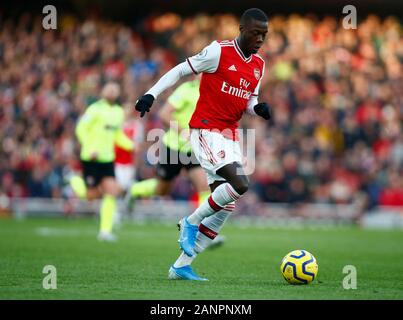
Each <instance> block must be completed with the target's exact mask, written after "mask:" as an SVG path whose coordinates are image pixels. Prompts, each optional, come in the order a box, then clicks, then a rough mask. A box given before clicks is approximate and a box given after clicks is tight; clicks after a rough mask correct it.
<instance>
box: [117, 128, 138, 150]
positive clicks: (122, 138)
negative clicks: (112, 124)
mask: <svg viewBox="0 0 403 320" xmlns="http://www.w3.org/2000/svg"><path fill="white" fill-rule="evenodd" d="M115 143H116V145H117V146H118V147H120V148H122V149H124V150H127V151H132V150H134V142H133V141H132V140H131V139H130V138H129V137H128V136H127V135H126V134H125V133H124V131H123V129H119V130H118V131H117V132H116V136H115Z"/></svg>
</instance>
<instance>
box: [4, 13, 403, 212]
mask: <svg viewBox="0 0 403 320" xmlns="http://www.w3.org/2000/svg"><path fill="white" fill-rule="evenodd" d="M1 24H2V25H1V28H0V69H1V70H2V72H1V73H0V106H1V108H0V141H1V149H0V160H1V161H0V183H1V185H0V194H3V195H7V196H11V197H14V196H35V197H60V196H62V193H63V178H64V175H66V174H67V173H68V172H69V171H70V170H74V169H75V166H77V156H78V146H77V143H76V141H75V140H74V134H73V133H74V126H75V123H76V121H77V118H78V116H79V115H80V114H81V113H82V112H83V109H84V108H85V106H86V105H88V104H90V102H91V101H93V100H95V99H96V98H97V96H96V95H97V92H99V89H100V87H101V86H102V84H103V83H105V82H106V81H108V80H111V79H113V80H115V81H117V82H119V84H120V85H121V86H122V88H123V95H122V101H121V103H122V104H129V105H130V104H131V105H134V102H135V100H136V99H137V97H138V96H140V95H141V94H142V93H144V91H145V90H146V89H148V88H149V87H150V86H151V84H152V83H153V82H154V81H155V80H156V79H157V78H159V77H160V76H161V75H162V74H163V73H164V72H165V71H167V70H168V69H169V68H170V67H172V66H173V65H174V64H176V63H178V62H181V61H183V59H184V58H185V57H186V56H189V55H193V54H196V53H197V52H198V51H199V50H200V49H201V48H203V47H204V46H205V45H207V44H208V43H209V42H211V41H212V40H215V39H231V38H233V37H235V36H236V35H237V32H238V29H237V28H238V21H237V18H236V17H235V16H234V15H232V14H220V15H214V16H209V15H206V14H198V15H196V16H194V17H186V18H182V17H180V16H178V15H177V14H175V13H167V14H163V15H151V16H149V17H148V18H147V19H145V20H144V22H143V25H141V26H140V28H139V29H138V31H137V32H136V31H135V30H132V29H130V28H128V27H126V26H124V25H121V24H119V23H111V22H107V21H102V20H94V19H87V20H84V21H78V20H77V19H76V18H75V17H72V16H66V17H62V18H61V23H60V26H61V27H60V29H59V30H57V31H44V30H43V29H42V28H41V24H40V20H38V17H32V16H30V15H29V14H26V15H24V16H23V17H21V19H20V20H18V21H2V22H1ZM270 29H271V32H270V34H269V36H268V39H267V41H266V43H265V45H264V46H263V47H262V49H261V52H260V54H261V55H262V56H264V57H265V59H266V60H267V62H268V63H266V69H267V70H266V72H265V77H264V78H263V83H262V87H261V97H260V100H266V101H268V102H269V103H271V104H272V105H273V106H274V108H275V112H274V123H273V124H271V125H267V124H266V123H264V122H263V121H260V120H259V119H256V118H253V117H248V116H246V117H244V119H242V121H241V124H242V127H245V128H256V131H255V133H256V158H255V160H256V162H255V163H256V168H255V171H254V173H253V174H252V175H251V193H252V194H253V195H251V196H250V198H252V197H259V198H260V200H262V201H270V202H290V203H300V202H304V201H310V202H317V203H352V202H354V201H355V200H354V198H355V194H357V193H360V192H363V193H365V194H366V197H367V199H366V200H367V201H366V202H367V205H368V207H372V206H376V205H378V204H381V205H403V202H402V201H403V185H402V183H403V179H402V177H403V132H402V124H403V90H402V62H403V38H402V36H401V30H402V25H401V24H400V23H399V21H398V20H397V19H395V18H393V17H388V18H385V19H383V20H381V19H380V18H378V17H376V16H374V15H372V16H368V17H367V18H366V19H364V20H362V21H361V23H360V24H359V26H358V29H357V30H346V29H343V28H342V23H341V21H337V20H336V19H335V18H334V17H324V18H322V19H318V18H316V17H314V16H312V15H310V16H306V17H303V16H299V15H290V16H288V17H284V16H273V17H271V18H270ZM142 32H144V34H142ZM168 94H169V92H166V93H164V94H163V95H162V96H161V98H160V99H158V101H156V104H157V106H156V107H155V108H153V110H151V112H150V115H149V116H148V117H147V118H146V119H145V120H144V121H146V122H145V128H146V130H149V129H151V128H155V127H160V126H161V125H162V124H161V123H160V122H159V120H158V118H157V117H156V111H155V110H158V105H159V104H161V103H162V102H163V101H164V99H165V97H166V96H167V95H168ZM144 145H145V147H147V146H148V145H149V143H145V144H144ZM146 152H147V150H146V149H144V150H142V155H140V157H139V158H140V159H139V163H138V166H139V168H138V169H137V172H138V174H139V178H146V177H147V176H151V175H153V174H152V170H154V168H153V167H152V166H150V165H149V163H148V162H147V160H146ZM187 183H188V182H187V181H186V180H184V179H183V180H178V184H177V185H176V187H175V188H174V190H173V194H172V197H173V198H175V199H183V198H186V197H187V196H188V193H189V192H188V191H189V188H188V185H187Z"/></svg>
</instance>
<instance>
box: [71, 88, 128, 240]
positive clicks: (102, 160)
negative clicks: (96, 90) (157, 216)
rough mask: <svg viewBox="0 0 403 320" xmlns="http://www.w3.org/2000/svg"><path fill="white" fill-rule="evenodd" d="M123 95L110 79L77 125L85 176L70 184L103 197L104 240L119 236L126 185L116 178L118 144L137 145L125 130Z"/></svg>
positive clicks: (101, 233) (80, 191)
mask: <svg viewBox="0 0 403 320" xmlns="http://www.w3.org/2000/svg"><path fill="white" fill-rule="evenodd" d="M119 96H120V87H119V85H118V84H116V83H113V82H109V83H107V84H106V85H105V86H104V87H103V89H102V92H101V97H102V98H101V99H100V100H98V101H96V102H95V103H93V104H91V105H90V106H89V107H88V108H87V109H86V110H85V113H84V114H83V116H82V117H81V118H80V120H79V121H78V124H77V126H76V135H77V139H78V141H79V143H80V146H81V153H80V160H81V164H82V170H83V177H84V180H83V179H82V178H81V177H79V176H73V177H72V178H71V179H70V185H71V187H72V189H73V191H74V192H75V194H76V195H77V196H78V197H79V198H81V199H88V200H93V199H99V198H102V200H101V207H100V230H99V234H98V239H99V240H101V241H114V240H116V236H115V235H114V234H113V233H112V228H113V221H114V215H115V213H116V210H117V197H118V196H119V195H120V194H121V192H122V188H121V187H120V186H119V184H118V182H117V181H116V178H115V168H114V161H115V145H118V146H120V147H121V148H123V149H125V150H127V151H132V150H133V148H134V143H133V141H132V140H131V139H129V138H128V137H127V135H126V134H125V133H124V131H123V121H124V111H123V108H122V107H121V106H120V105H118V104H117V103H116V101H117V99H118V98H119Z"/></svg>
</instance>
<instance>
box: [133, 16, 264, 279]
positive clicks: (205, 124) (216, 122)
mask: <svg viewBox="0 0 403 320" xmlns="http://www.w3.org/2000/svg"><path fill="white" fill-rule="evenodd" d="M239 30H240V34H239V36H238V37H237V38H236V39H234V40H230V41H228V40H226V41H213V42H212V43H211V44H210V45H208V46H207V47H206V48H204V49H203V50H202V51H201V52H200V53H199V54H198V55H195V56H193V57H190V58H188V59H186V61H185V62H183V63H180V64H179V65H177V66H176V67H174V68H172V69H171V70H170V71H168V72H167V73H166V74H165V75H164V76H162V77H161V79H160V80H159V81H158V82H157V83H156V84H155V85H154V86H153V87H152V88H151V89H150V90H149V91H148V92H146V94H145V95H143V96H142V97H140V98H139V100H138V101H137V103H136V106H135V108H136V110H137V111H139V112H140V113H141V114H140V115H141V116H144V114H145V113H146V112H148V111H149V110H150V108H151V106H152V104H153V101H154V100H155V99H157V98H158V95H159V94H160V93H161V92H163V91H164V90H166V89H167V88H169V87H171V86H173V85H174V84H175V83H176V82H177V81H178V80H179V79H180V78H181V77H183V76H185V75H188V74H191V73H195V74H199V73H201V74H202V78H201V82H200V97H199V99H198V101H197V105H196V109H195V111H194V113H193V115H192V118H191V120H190V122H189V127H190V128H191V137H190V140H191V144H192V150H193V152H194V154H195V156H196V158H197V160H198V161H199V163H200V165H201V166H202V168H203V169H204V170H205V172H206V173H207V180H208V184H209V186H210V189H211V192H212V193H211V195H210V196H209V197H208V199H206V200H205V201H204V202H203V203H202V204H201V205H200V206H199V207H198V208H197V209H196V210H195V211H194V212H193V213H192V214H191V215H189V216H188V217H184V218H183V219H182V220H181V226H182V227H181V231H180V238H179V245H180V248H181V249H182V251H183V252H182V253H181V255H180V256H179V258H178V259H177V260H176V262H175V263H174V264H173V265H172V266H171V267H170V269H169V273H168V277H169V278H170V279H186V280H200V281H203V280H207V279H205V278H202V277H200V276H198V275H197V274H196V273H195V272H194V271H193V270H192V268H191V266H190V264H191V263H192V261H193V260H194V259H195V257H196V256H197V255H198V254H200V253H201V252H202V251H203V250H204V249H205V248H206V246H207V244H208V243H209V242H210V241H212V239H213V238H214V237H216V236H217V234H218V233H219V231H220V229H221V227H222V225H223V224H224V222H225V220H226V219H227V217H228V216H229V214H230V213H231V212H232V211H233V209H234V204H235V201H236V200H238V199H239V198H240V197H241V196H242V195H243V194H244V193H245V192H246V191H247V190H248V185H249V179H248V177H247V176H246V175H245V173H244V170H243V167H242V154H241V150H240V146H239V140H238V136H237V128H238V121H239V120H240V119H241V117H242V114H243V113H244V112H249V113H251V114H256V115H259V116H261V117H263V118H264V119H266V120H269V119H270V118H271V107H269V105H268V104H267V103H264V102H263V103H258V92H259V87H260V82H261V79H262V77H263V72H264V60H263V59H262V58H261V57H260V56H259V55H258V54H257V52H258V50H259V49H260V47H261V46H262V45H263V42H264V40H265V37H266V34H267V31H268V18H267V16H266V14H265V13H264V12H263V11H262V10H260V9H257V8H251V9H248V10H246V11H245V12H244V13H243V14H242V17H241V19H240V27H239Z"/></svg>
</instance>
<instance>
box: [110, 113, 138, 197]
mask: <svg viewBox="0 0 403 320" xmlns="http://www.w3.org/2000/svg"><path fill="white" fill-rule="evenodd" d="M129 108H130V107H127V108H125V109H124V111H125V121H124V123H123V132H124V134H125V135H126V136H127V137H128V138H129V139H130V140H131V141H132V142H133V144H134V150H138V149H139V146H140V144H141V143H142V142H143V141H144V125H143V122H142V121H140V120H139V119H137V118H136V116H135V114H133V111H132V110H131V109H129ZM115 156H116V157H115V174H116V180H117V182H118V184H119V186H120V187H121V188H122V189H123V190H128V189H129V187H130V186H131V185H132V184H133V182H134V181H135V180H136V155H135V152H133V150H132V149H130V150H127V149H125V148H124V147H122V146H120V145H119V144H115Z"/></svg>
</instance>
